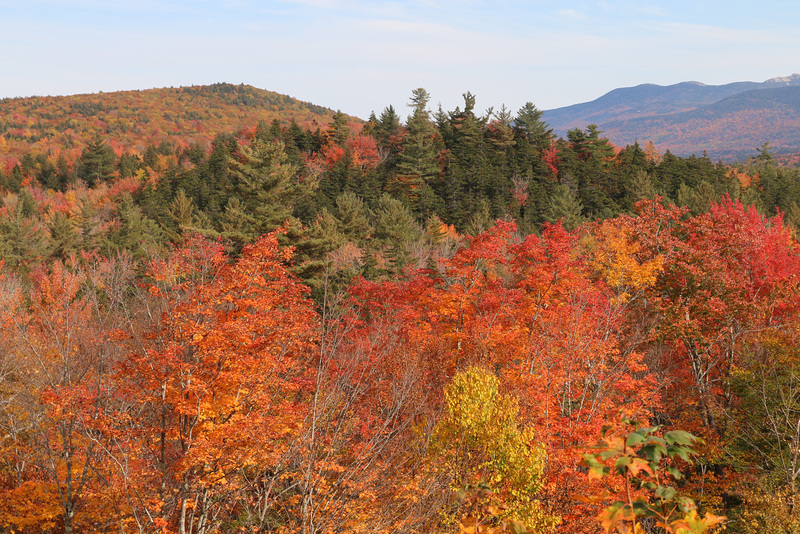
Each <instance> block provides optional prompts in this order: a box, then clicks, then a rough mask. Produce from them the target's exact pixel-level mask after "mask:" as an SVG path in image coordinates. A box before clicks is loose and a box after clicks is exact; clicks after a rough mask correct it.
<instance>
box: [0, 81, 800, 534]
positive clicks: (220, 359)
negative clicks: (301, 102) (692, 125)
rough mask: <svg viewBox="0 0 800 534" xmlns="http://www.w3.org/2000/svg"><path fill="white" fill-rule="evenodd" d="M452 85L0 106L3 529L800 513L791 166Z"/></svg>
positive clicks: (558, 522) (699, 522) (653, 521)
mask: <svg viewBox="0 0 800 534" xmlns="http://www.w3.org/2000/svg"><path fill="white" fill-rule="evenodd" d="M230 87H232V88H233V89H230ZM237 87H238V88H237ZM195 90H196V91H200V89H195ZM249 91H250V90H249V89H247V88H242V87H239V86H223V87H222V89H221V88H219V87H218V88H216V89H214V90H213V91H212V93H215V94H221V95H223V96H224V98H227V99H229V100H231V99H232V102H233V103H234V104H232V105H236V102H238V100H237V99H239V96H236V95H239V94H249ZM174 92H175V94H182V93H180V91H178V90H175V91H174ZM231 95H234V96H231ZM429 103H430V95H429V94H428V93H427V92H426V91H425V90H424V89H417V90H414V91H413V92H412V95H411V98H410V101H409V108H408V115H407V117H406V119H405V120H401V117H400V115H399V114H398V112H397V111H396V110H395V109H394V108H393V107H391V106H389V107H387V108H386V109H384V110H383V111H382V112H381V113H380V115H379V116H376V115H373V116H371V117H370V118H369V119H368V120H367V121H360V120H355V119H351V118H349V117H347V116H345V115H344V114H342V113H339V112H337V113H331V115H330V120H329V122H327V123H324V124H323V123H316V122H315V121H309V120H305V121H298V120H292V119H291V118H288V117H285V116H284V118H281V117H275V118H274V119H271V120H264V119H261V120H258V119H256V120H253V122H251V123H247V122H246V121H244V122H242V123H238V124H236V125H232V126H233V127H232V129H231V130H230V131H227V132H224V131H223V132H220V133H217V134H215V136H214V137H213V139H205V140H204V139H195V138H192V137H190V136H189V137H182V136H179V135H154V134H153V132H149V133H148V134H147V136H146V137H143V138H141V139H140V140H138V141H136V142H132V141H131V142H127V141H126V142H125V143H123V142H122V141H121V138H120V137H119V131H118V130H115V129H114V128H111V127H110V124H111V123H110V122H108V121H100V122H98V121H92V120H91V119H87V121H88V122H86V123H80V124H78V123H75V122H74V121H77V118H76V117H75V116H74V111H71V112H70V113H72V114H73V116H72V117H71V118H70V120H71V121H73V123H71V124H72V126H71V127H72V128H73V129H74V130H75V131H81V132H83V141H82V142H81V143H79V144H76V145H75V146H73V147H71V151H68V150H64V151H58V150H57V149H54V147H53V146H52V144H49V145H48V144H45V145H43V144H41V142H40V141H41V139H39V138H37V139H35V140H31V139H30V138H27V141H25V142H27V143H28V144H27V145H25V144H20V143H22V142H23V141H24V140H23V139H22V137H20V135H21V134H20V135H18V132H17V133H15V132H14V130H11V129H7V130H6V131H5V133H3V134H2V135H0V139H4V140H5V142H6V144H7V143H8V141H13V140H16V141H18V142H19V143H17V144H15V145H14V153H13V154H11V153H4V154H2V156H3V157H4V158H5V159H4V160H3V161H5V162H6V165H5V168H3V169H1V170H0V195H1V196H0V236H1V237H0V259H2V263H1V264H0V300H2V306H0V324H2V327H3V329H2V332H3V335H2V336H0V347H2V350H0V503H2V504H0V532H9V533H10V532H21V533H28V532H31V533H32V532H53V533H55V532H65V533H70V534H71V533H77V532H147V533H151V532H152V533H155V532H176V533H180V534H190V533H191V534H195V533H196V534H200V533H211V532H231V533H232V532H303V533H317V532H320V533H322V532H370V533H374V532H401V531H402V532H420V533H422V532H464V533H470V534H477V533H501V532H513V533H515V534H521V533H523V532H564V533H581V532H585V533H594V532H603V531H607V532H621V533H627V532H671V533H675V534H677V533H685V532H707V531H709V532H710V531H713V530H715V529H716V530H720V529H721V528H725V529H726V530H727V531H730V532H738V533H756V532H776V533H777V532H796V531H798V529H800V511H797V510H796V508H795V502H796V499H797V498H798V493H800V488H798V487H797V478H798V475H799V474H800V463H799V462H800V381H798V379H797V375H796V374H795V372H794V363H795V361H796V360H798V355H799V354H800V353H798V348H797V347H798V344H797V343H798V339H797V336H798V332H800V330H798V327H800V250H798V244H797V240H796V237H795V236H796V232H797V230H798V225H800V185H799V184H800V181H798V178H800V169H798V168H794V167H789V166H782V165H778V162H777V161H776V159H775V157H774V155H773V152H772V150H771V149H770V146H769V144H764V145H762V146H760V147H754V149H753V155H752V157H751V158H750V159H749V160H747V161H744V162H741V163H740V164H737V165H723V164H721V163H715V162H713V161H711V160H710V159H709V158H707V157H705V156H692V157H688V158H681V157H676V156H674V155H672V154H670V153H669V152H666V153H663V154H661V153H659V152H658V150H657V148H656V147H654V146H653V145H652V144H648V145H647V146H644V147H642V146H639V145H638V144H634V145H632V146H627V147H624V148H620V147H616V146H613V145H612V144H610V143H609V142H608V140H607V139H605V138H603V136H602V132H601V131H599V130H598V129H597V128H596V127H595V126H589V127H588V128H586V129H585V130H580V129H576V130H570V131H569V132H568V134H567V135H566V138H556V137H555V136H554V135H553V133H552V131H551V130H550V129H549V127H548V125H547V124H545V123H544V122H543V121H542V112H541V111H540V110H538V109H537V108H536V107H535V106H534V105H533V104H526V105H525V106H523V107H522V108H521V109H519V110H518V111H517V112H512V111H509V110H507V109H505V108H504V107H501V108H500V109H499V110H494V109H490V110H488V111H487V112H485V113H484V114H482V115H481V114H477V113H476V111H475V106H476V98H475V96H474V95H472V94H470V93H466V94H465V95H464V105H463V109H461V108H456V109H455V110H452V111H444V110H442V109H439V110H437V111H432V110H431V109H430V108H429ZM11 104H13V105H14V106H21V105H28V104H29V103H25V102H12V103H11ZM62 104H63V103H59V106H61V107H62V108H64V109H71V108H68V107H65V106H64V105H62ZM239 105H241V106H244V107H246V106H247V105H248V104H246V103H242V104H239ZM254 105H255V104H254ZM54 109H55V108H54ZM316 111H320V112H323V111H324V110H322V109H321V108H320V109H319V110H316ZM62 118H63V117H61V116H60V115H58V113H57V112H55V111H53V117H52V119H53V121H54V124H56V123H60V121H61V120H62ZM16 120H23V118H18V119H16ZM137 120H138V119H137ZM223 122H224V123H225V124H229V122H228V121H223ZM84 124H88V125H89V126H86V127H84V126H83V125H84ZM198 124H200V125H201V126H202V124H201V123H198ZM128 133H130V132H127V133H126V135H127V134H128ZM156 133H158V132H156ZM15 135H17V137H14V136H15ZM125 139H128V140H129V141H130V140H131V139H132V138H130V137H125ZM136 139H139V138H136ZM136 143H140V145H137V144H136ZM0 148H2V147H0ZM723 525H724V526H723Z"/></svg>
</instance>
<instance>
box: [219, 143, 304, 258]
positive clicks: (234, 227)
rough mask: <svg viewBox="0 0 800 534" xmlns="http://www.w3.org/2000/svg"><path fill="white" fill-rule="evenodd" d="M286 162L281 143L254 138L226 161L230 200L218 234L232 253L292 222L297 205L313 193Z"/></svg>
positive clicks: (293, 167) (294, 169)
mask: <svg viewBox="0 0 800 534" xmlns="http://www.w3.org/2000/svg"><path fill="white" fill-rule="evenodd" d="M286 159H287V158H286V153H285V152H284V145H283V143H280V142H277V143H265V142H264V141H261V140H260V139H257V138H256V139H254V140H253V142H252V144H250V145H242V146H240V147H239V152H238V154H237V156H236V157H235V158H234V157H230V158H229V159H228V166H229V183H230V188H231V197H230V198H229V200H228V203H227V206H226V210H225V213H224V215H223V217H222V230H223V231H222V233H223V235H225V236H226V237H229V238H231V239H232V240H233V241H234V243H236V249H238V248H239V247H240V246H241V245H242V244H244V243H250V242H252V241H254V240H255V239H256V238H257V237H258V236H260V235H262V234H264V233H267V232H270V231H272V230H274V229H276V228H278V227H280V226H281V225H283V223H284V222H285V221H286V220H288V219H291V218H293V210H294V206H295V204H296V203H297V201H298V200H300V199H301V198H303V197H306V196H308V195H310V194H311V193H312V192H313V189H314V186H315V184H313V183H311V182H310V181H301V180H300V179H298V177H297V168H296V167H295V166H293V165H290V164H288V163H287V162H286Z"/></svg>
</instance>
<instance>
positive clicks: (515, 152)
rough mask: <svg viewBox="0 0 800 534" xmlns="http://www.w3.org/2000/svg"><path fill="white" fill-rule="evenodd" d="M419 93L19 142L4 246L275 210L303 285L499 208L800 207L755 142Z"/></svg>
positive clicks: (541, 212) (786, 170)
mask: <svg viewBox="0 0 800 534" xmlns="http://www.w3.org/2000/svg"><path fill="white" fill-rule="evenodd" d="M429 98H430V97H429V95H428V93H427V92H425V91H424V90H423V89H418V90H415V91H414V92H413V95H412V98H411V101H410V114H409V116H408V118H407V120H406V121H405V124H402V123H401V121H400V118H399V116H398V114H397V113H396V111H395V110H394V109H393V108H392V107H391V106H389V107H387V108H386V109H385V110H384V111H383V112H382V113H381V114H380V116H379V117H376V116H374V115H373V116H372V117H370V120H369V121H368V122H367V123H366V124H365V125H361V124H359V123H353V122H350V121H348V119H347V117H346V116H344V115H343V114H341V113H337V114H335V115H334V118H333V120H332V122H331V123H330V124H329V125H328V126H327V127H326V128H324V129H323V128H319V127H318V128H315V129H313V130H312V129H311V128H308V127H306V128H303V127H301V126H299V125H298V124H297V123H296V122H291V123H289V124H282V123H280V122H279V121H278V120H277V119H276V120H274V121H273V122H272V123H270V124H267V123H265V122H260V123H259V124H258V125H257V126H255V127H254V128H250V129H243V130H239V131H238V132H235V133H231V134H225V135H223V134H220V135H218V136H217V137H216V138H215V140H214V141H213V143H212V145H211V147H210V148H209V149H208V150H206V149H204V148H203V147H202V146H201V145H199V144H196V143H189V144H183V145H182V144H178V143H175V142H169V141H167V140H162V141H161V142H159V143H158V144H150V145H148V146H146V147H145V148H144V149H143V151H142V152H141V153H135V152H129V151H125V150H119V149H118V150H115V149H114V148H112V145H113V141H112V140H108V139H104V138H103V137H101V136H96V137H95V138H94V139H93V140H92V141H91V142H89V143H88V144H87V145H86V146H85V147H84V148H83V149H82V151H81V153H80V155H79V156H78V157H77V158H76V159H75V160H74V161H71V160H69V159H68V158H67V157H65V156H64V155H63V154H60V155H59V156H58V157H57V158H55V159H54V158H53V157H51V156H48V155H46V154H41V153H39V154H35V153H27V154H25V155H23V156H22V158H21V159H20V161H19V163H18V164H16V165H14V166H13V167H12V168H10V169H7V171H6V172H2V173H0V186H2V187H3V189H4V190H5V191H6V196H5V198H4V200H3V202H4V207H3V217H2V219H3V221H5V222H3V223H2V225H0V233H2V236H3V237H4V239H3V241H4V242H5V246H4V250H3V252H2V254H3V257H4V258H6V259H7V260H8V261H9V262H10V263H11V264H14V265H28V264H29V263H30V262H34V263H35V262H37V261H38V262H41V261H46V260H47V258H48V257H50V256H52V255H56V257H59V258H65V257H67V256H68V255H69V253H72V252H77V251H78V250H93V251H101V252H103V253H108V252H109V251H118V250H121V249H127V250H131V251H132V252H134V254H139V253H140V252H137V249H138V248H140V246H141V243H151V244H153V245H159V246H163V245H165V244H166V243H167V242H178V243H180V242H181V240H182V239H184V238H185V237H186V236H187V235H190V234H193V233H201V234H203V235H206V236H209V237H221V238H222V239H224V240H226V243H228V247H229V251H231V252H234V253H235V252H236V251H237V250H239V249H241V247H242V246H243V245H244V244H246V243H249V242H252V241H253V240H254V239H255V238H256V237H257V236H259V235H262V234H263V233H265V232H268V231H272V230H274V229H275V228H277V227H279V226H281V225H282V224H283V223H284V222H285V221H289V223H290V225H291V226H292V228H293V229H292V231H291V232H290V237H289V238H287V239H290V240H292V242H293V244H294V245H295V246H297V247H298V248H299V255H298V263H299V265H298V267H297V269H298V272H299V273H301V274H302V276H303V277H304V279H306V280H307V281H309V282H310V283H312V284H317V285H318V282H319V277H320V276H321V269H322V263H323V262H324V259H325V258H326V255H327V254H329V253H331V252H333V251H335V250H338V249H340V248H341V247H342V246H343V245H345V244H350V245H352V246H351V248H350V252H351V253H353V254H356V256H357V258H358V259H357V260H354V261H355V265H357V267H358V268H357V269H356V270H357V271H358V272H360V273H362V274H365V275H366V276H368V277H372V276H378V275H381V274H388V273H393V272H400V271H401V270H402V269H403V268H404V267H406V266H408V265H411V264H417V265H418V264H420V262H424V261H425V259H424V256H425V254H423V253H422V252H421V250H422V249H423V248H425V243H426V242H427V243H428V244H430V243H431V242H433V241H437V240H441V239H442V238H444V237H446V236H448V235H456V234H457V233H459V234H469V235H476V234H477V233H479V232H481V231H483V230H485V229H487V228H488V227H489V226H491V225H492V224H493V221H495V220H496V219H498V218H500V219H505V220H514V221H515V222H516V223H517V225H518V227H519V229H520V231H521V232H522V233H523V234H529V233H538V232H540V230H541V228H542V225H543V224H544V223H547V222H555V221H561V222H562V224H563V225H564V226H565V227H566V228H568V229H573V228H576V227H577V226H578V225H580V224H581V223H583V222H585V221H591V220H602V219H607V218H611V217H615V216H617V215H620V214H629V213H632V212H633V206H634V204H635V202H637V201H639V200H643V199H649V198H654V197H656V196H660V197H662V198H664V199H665V201H666V202H668V203H672V204H675V205H679V206H688V207H689V209H690V212H691V213H692V214H695V215H697V214H701V213H704V212H706V211H708V209H709V207H710V205H711V203H712V202H713V201H716V200H718V199H720V198H722V197H723V196H727V197H730V198H733V199H740V200H741V201H742V202H743V204H745V205H754V206H756V208H757V209H758V210H759V212H760V213H762V214H765V215H775V214H777V213H778V212H781V213H783V214H784V215H785V219H786V221H787V222H788V223H789V224H797V223H798V222H800V208H798V203H799V202H800V186H798V185H797V184H798V183H800V180H798V179H797V178H798V176H797V174H798V171H797V169H795V168H791V167H780V166H777V165H776V163H775V160H774V157H773V155H772V153H771V151H770V149H769V146H768V145H764V146H762V147H761V148H759V149H757V151H756V150H754V152H755V155H754V157H753V158H751V160H750V161H748V162H746V163H744V164H742V165H738V166H728V165H722V164H721V163H716V164H715V163H714V162H712V161H710V160H709V159H708V158H707V157H705V156H692V157H689V158H680V157H676V156H673V155H672V154H670V153H669V152H667V153H666V154H663V155H661V154H659V153H658V152H657V151H656V150H655V148H654V147H653V146H652V145H649V146H646V147H644V148H642V147H640V146H639V145H633V146H628V147H625V148H622V149H620V148H618V147H614V146H612V145H611V144H610V143H609V142H608V141H607V140H606V139H604V138H603V137H602V132H599V131H598V130H597V129H596V128H595V127H594V126H590V127H589V128H587V130H585V131H581V130H572V131H570V132H569V133H568V135H567V138H566V139H556V138H555V137H554V136H553V134H552V132H551V130H549V129H548V127H547V125H546V124H545V123H543V122H542V120H541V111H539V110H538V109H536V107H535V106H533V105H532V104H526V105H525V106H523V107H522V108H521V109H520V110H518V112H517V113H516V114H512V113H511V112H509V111H508V110H505V109H501V110H499V111H494V110H489V111H488V112H487V113H486V114H485V115H483V116H478V115H476V113H475V97H474V96H473V95H471V94H469V93H467V94H466V95H464V98H465V102H464V109H463V110H461V109H459V108H456V109H455V110H453V111H450V112H444V111H442V110H441V109H440V110H439V111H438V112H436V113H432V112H431V111H429V110H428V103H429ZM108 195H111V196H108ZM15 243H17V244H20V245H19V246H18V245H16V244H15ZM21 244H25V245H24V246H23V245H21ZM34 244H35V245H34ZM415 262H416V263H415Z"/></svg>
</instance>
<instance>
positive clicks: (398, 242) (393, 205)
mask: <svg viewBox="0 0 800 534" xmlns="http://www.w3.org/2000/svg"><path fill="white" fill-rule="evenodd" d="M374 215H375V218H374V220H375V223H374V226H375V236H374V240H373V241H374V244H375V245H377V247H378V251H377V252H378V259H379V262H378V265H377V268H378V270H379V272H384V273H385V272H399V271H401V270H402V269H403V268H404V267H406V266H408V265H409V263H410V261H411V245H412V244H413V243H415V242H417V241H418V240H419V239H420V237H421V236H422V230H421V228H420V227H419V225H418V224H417V221H416V220H414V217H413V216H412V215H411V212H409V211H408V209H407V208H406V207H405V206H404V205H403V203H402V202H400V201H399V200H397V199H396V198H392V197H390V196H389V195H383V196H382V197H381V198H380V199H379V200H378V204H377V206H376V207H375V210H374Z"/></svg>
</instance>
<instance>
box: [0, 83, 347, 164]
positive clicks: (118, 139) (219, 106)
mask: <svg viewBox="0 0 800 534" xmlns="http://www.w3.org/2000/svg"><path fill="white" fill-rule="evenodd" d="M333 114H334V112H333V110H330V109H328V108H324V107H322V106H317V105H314V104H309V103H307V102H301V101H299V100H297V99H294V98H291V97H289V96H286V95H282V94H279V93H275V92H272V91H265V90H263V89H257V88H255V87H251V86H249V85H231V84H214V85H207V86H192V87H179V88H163V89H149V90H144V91H120V92H113V93H98V94H86V95H73V96H47V97H29V98H7V99H3V100H0V162H2V163H5V164H6V165H9V164H13V162H14V161H15V159H16V158H19V157H20V156H21V155H22V154H24V153H27V152H43V153H51V154H59V153H63V154H65V155H67V156H68V157H69V156H75V155H77V154H79V153H80V151H81V149H82V148H83V147H84V146H85V145H86V143H87V142H89V141H90V140H91V139H92V138H93V137H94V136H95V135H102V136H103V137H104V138H106V139H108V140H109V142H110V143H111V144H112V146H114V148H115V149H116V150H117V151H119V152H121V151H126V150H130V151H137V152H140V151H142V150H143V149H144V148H145V147H146V146H147V145H148V144H150V143H154V144H158V143H160V142H161V141H163V140H175V141H177V142H179V143H181V144H189V143H193V142H196V143H199V144H200V145H203V146H208V145H209V144H210V143H211V141H212V140H213V139H214V137H215V136H216V135H217V134H219V133H223V132H234V131H236V130H238V129H241V128H252V127H254V126H255V125H256V124H257V123H258V122H259V121H262V120H263V121H266V122H267V123H269V122H271V121H272V120H273V119H279V120H281V121H291V120H293V119H294V120H296V121H297V123H298V124H300V125H301V126H312V127H315V126H316V125H326V124H328V123H329V122H330V119H331V117H332V116H333Z"/></svg>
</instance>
